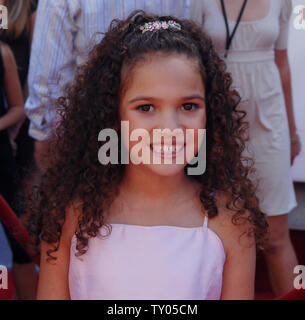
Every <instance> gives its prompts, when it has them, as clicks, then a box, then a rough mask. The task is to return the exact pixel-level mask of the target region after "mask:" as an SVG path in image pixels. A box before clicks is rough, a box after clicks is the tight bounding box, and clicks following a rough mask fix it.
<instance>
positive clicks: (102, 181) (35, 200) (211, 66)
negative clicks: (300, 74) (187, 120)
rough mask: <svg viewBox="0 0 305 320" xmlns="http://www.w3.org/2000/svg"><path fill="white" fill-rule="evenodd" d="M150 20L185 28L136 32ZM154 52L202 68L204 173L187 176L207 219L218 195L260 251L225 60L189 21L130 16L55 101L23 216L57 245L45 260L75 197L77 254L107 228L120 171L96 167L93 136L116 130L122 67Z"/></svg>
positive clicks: (258, 220)
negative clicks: (51, 131) (46, 150)
mask: <svg viewBox="0 0 305 320" xmlns="http://www.w3.org/2000/svg"><path fill="white" fill-rule="evenodd" d="M155 20H159V21H168V20H175V21H176V22H178V23H179V24H180V25H181V26H182V30H181V31H177V30H173V29H167V30H165V29H160V30H158V31H153V32H146V33H144V34H142V32H141V31H140V30H139V27H140V26H142V25H143V24H144V23H146V22H150V21H155ZM155 52H164V53H178V54H183V55H186V56H187V57H189V58H191V59H196V60H197V61H198V63H199V65H200V66H201V72H202V77H203V79H204V83H205V89H206V112H207V126H206V129H207V142H206V148H207V153H206V161H207V167H206V171H205V173H204V174H202V175H199V176H191V178H192V179H195V180H196V181H197V182H199V183H200V184H201V185H202V189H201V192H200V201H201V203H202V204H203V206H204V208H205V210H206V211H207V214H208V216H209V218H213V217H215V216H217V215H218V209H217V205H216V198H215V195H216V192H219V191H220V192H221V191H223V192H225V193H227V194H229V195H230V196H229V197H228V198H227V203H226V206H227V208H228V209H230V210H233V211H235V213H234V215H233V216H232V222H233V223H234V224H236V223H237V220H239V219H242V220H247V221H248V222H250V224H251V232H252V233H253V234H254V235H255V239H256V245H257V247H258V248H263V243H264V240H265V234H266V230H267V223H266V219H265V216H264V214H263V213H262V212H260V210H259V209H258V199H257V197H256V195H255V192H256V190H255V186H254V185H253V182H251V180H250V178H249V174H250V173H251V172H252V170H253V163H252V161H251V159H249V158H246V157H243V156H242V153H243V151H244V149H245V146H246V141H247V139H248V137H247V123H246V122H245V121H244V118H245V112H244V111H240V110H238V109H237V106H238V104H239V102H240V96H239V94H238V93H237V92H236V91H235V90H232V88H231V84H232V78H231V75H230V74H229V73H227V72H226V66H225V63H224V62H223V61H222V60H221V59H220V58H219V56H218V55H217V53H216V52H215V50H214V47H213V45H212V42H211V40H210V38H209V37H208V36H207V35H206V34H205V33H204V32H203V31H202V29H201V28H200V27H199V26H197V25H196V24H195V23H194V22H192V21H189V20H179V19H177V18H175V17H172V16H163V17H160V16H154V15H147V14H146V13H145V12H143V11H135V12H133V13H132V14H131V15H130V16H129V17H128V18H127V19H126V20H114V21H113V22H112V23H111V26H110V28H109V30H108V32H106V33H105V34H104V37H103V39H102V41H101V42H100V43H99V44H97V45H96V46H95V47H94V48H93V50H92V51H91V52H90V56H89V59H88V62H87V63H85V64H84V65H82V66H81V67H79V69H78V71H77V76H76V79H75V81H74V82H73V84H71V85H70V86H69V87H68V88H67V90H66V95H65V96H64V97H61V98H59V99H58V105H59V107H60V111H59V112H60V115H61V117H62V121H61V123H60V125H59V126H58V127H57V129H56V135H55V138H54V140H53V141H52V144H51V153H50V157H49V158H50V162H49V166H48V169H47V171H46V172H45V174H43V175H42V177H41V182H40V185H39V186H38V187H37V188H36V190H35V192H34V193H33V197H31V203H30V205H29V208H30V212H29V219H28V221H29V224H28V229H29V230H30V233H31V235H32V237H33V240H34V244H35V245H37V246H38V245H39V243H40V240H43V241H45V242H47V243H50V244H51V243H52V244H54V249H53V250H49V252H48V255H49V257H50V258H54V259H55V257H53V256H52V255H51V253H53V252H55V251H57V250H58V247H59V240H60V237H61V234H62V226H63V223H64V221H65V215H66V209H67V207H68V206H70V205H71V204H72V203H73V201H75V199H81V203H82V208H81V212H82V214H81V215H80V216H79V218H78V227H77V230H76V232H75V235H76V238H77V247H76V248H77V251H78V255H81V254H83V253H85V252H86V251H87V249H88V240H89V238H90V237H96V236H97V235H98V232H99V229H100V228H101V227H102V226H103V225H105V217H104V215H103V213H104V212H105V210H106V209H107V208H109V206H110V205H111V203H112V202H113V201H114V199H115V198H116V196H117V195H118V193H119V185H120V183H121V181H122V178H123V176H124V172H125V166H124V165H122V164H111V163H109V164H108V165H101V164H100V163H99V161H98V156H97V154H98V150H99V147H100V144H101V143H99V142H98V139H97V138H98V134H99V132H100V131H101V130H102V129H104V128H112V129H115V130H116V131H117V132H118V133H120V119H119V112H118V107H119V104H120V97H121V94H122V89H123V86H124V79H121V78H122V77H121V71H122V68H123V66H127V67H128V68H129V71H130V70H131V69H132V68H134V66H135V65H136V63H137V61H139V60H140V59H142V58H143V57H144V56H145V55H146V54H151V53H155ZM118 136H119V139H121V137H120V134H118ZM119 143H121V141H119ZM246 211H248V212H249V214H246ZM108 227H109V226H108Z"/></svg>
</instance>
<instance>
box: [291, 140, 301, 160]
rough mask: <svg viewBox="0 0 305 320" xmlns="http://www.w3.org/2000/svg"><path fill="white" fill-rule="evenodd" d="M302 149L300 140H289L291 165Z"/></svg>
mask: <svg viewBox="0 0 305 320" xmlns="http://www.w3.org/2000/svg"><path fill="white" fill-rule="evenodd" d="M301 149H302V145H301V141H300V140H298V141H292V142H291V165H293V163H294V160H295V158H296V157H297V156H298V155H299V154H300V152H301Z"/></svg>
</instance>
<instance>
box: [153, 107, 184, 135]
mask: <svg viewBox="0 0 305 320" xmlns="http://www.w3.org/2000/svg"><path fill="white" fill-rule="evenodd" d="M158 127H159V129H169V130H171V131H173V130H175V129H181V128H182V126H181V123H180V121H179V116H178V114H177V112H176V111H175V110H167V111H164V112H162V113H161V114H160V118H159V121H158Z"/></svg>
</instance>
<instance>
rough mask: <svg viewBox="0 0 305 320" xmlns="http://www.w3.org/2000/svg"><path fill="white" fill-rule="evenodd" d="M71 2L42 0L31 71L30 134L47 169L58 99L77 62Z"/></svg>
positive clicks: (28, 102) (37, 160)
mask: <svg viewBox="0 0 305 320" xmlns="http://www.w3.org/2000/svg"><path fill="white" fill-rule="evenodd" d="M69 10H70V8H69V2H68V1H62V0H53V1H49V0H40V1H39V4H38V9H37V15H36V22H35V28H34V35H33V43H32V50H31V59H30V70H29V78H28V80H29V97H28V99H27V101H26V105H25V110H26V113H27V116H28V117H29V119H30V128H29V135H30V136H31V137H33V138H34V139H35V140H37V141H36V144H35V159H36V163H37V165H38V167H39V168H40V169H41V170H43V169H44V167H45V166H44V164H43V162H44V159H45V151H46V150H47V149H48V146H46V144H47V142H46V141H48V140H49V139H51V138H52V137H53V134H54V133H53V129H54V120H55V117H56V100H57V98H58V97H60V96H61V95H62V92H63V88H64V87H65V85H66V84H67V83H68V82H70V81H71V80H72V72H73V66H74V64H75V50H74V36H75V30H74V29H75V27H74V26H73V25H72V24H73V17H71V13H70V11H69Z"/></svg>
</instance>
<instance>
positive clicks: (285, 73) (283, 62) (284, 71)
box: [275, 50, 301, 163]
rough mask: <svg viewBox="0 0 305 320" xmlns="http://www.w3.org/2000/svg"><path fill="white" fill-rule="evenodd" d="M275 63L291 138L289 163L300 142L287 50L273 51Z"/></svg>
mask: <svg viewBox="0 0 305 320" xmlns="http://www.w3.org/2000/svg"><path fill="white" fill-rule="evenodd" d="M275 63H276V65H277V67H278V69H279V72H280V76H281V82H282V87H283V91H284V97H285V105H286V112H287V117H288V124H289V132H290V138H291V163H293V161H294V159H295V157H296V156H297V155H298V154H299V153H300V151H301V144H300V141H299V140H298V139H297V129H296V125H295V119H294V112H293V102H292V101H293V100H292V89H291V76H290V67H289V61H288V55H287V50H275Z"/></svg>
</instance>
